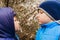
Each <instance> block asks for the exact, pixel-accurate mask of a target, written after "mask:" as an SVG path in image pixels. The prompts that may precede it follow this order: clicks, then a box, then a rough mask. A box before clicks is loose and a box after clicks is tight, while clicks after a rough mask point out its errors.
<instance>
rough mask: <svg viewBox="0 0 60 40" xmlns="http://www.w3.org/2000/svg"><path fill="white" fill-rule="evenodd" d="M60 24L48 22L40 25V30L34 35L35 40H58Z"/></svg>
mask: <svg viewBox="0 0 60 40" xmlns="http://www.w3.org/2000/svg"><path fill="white" fill-rule="evenodd" d="M59 36H60V24H58V23H57V22H50V23H47V24H43V25H41V28H39V30H38V31H37V33H36V38H35V40H59Z"/></svg>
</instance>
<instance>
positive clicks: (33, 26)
mask: <svg viewBox="0 0 60 40" xmlns="http://www.w3.org/2000/svg"><path fill="white" fill-rule="evenodd" d="M44 1H57V2H60V0H0V7H11V8H13V10H14V11H15V13H16V14H17V18H18V20H19V22H20V31H16V33H17V35H18V37H19V38H20V40H34V39H35V34H36V32H37V30H38V28H39V26H40V25H39V24H38V22H37V20H36V19H35V18H34V16H35V15H36V14H37V8H38V6H39V5H40V4H41V3H42V2H44Z"/></svg>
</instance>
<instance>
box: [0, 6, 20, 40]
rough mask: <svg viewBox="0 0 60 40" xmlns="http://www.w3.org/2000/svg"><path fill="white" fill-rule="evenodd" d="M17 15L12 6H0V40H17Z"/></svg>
mask: <svg viewBox="0 0 60 40" xmlns="http://www.w3.org/2000/svg"><path fill="white" fill-rule="evenodd" d="M15 15H16V14H15V13H14V11H13V10H12V9H11V8H10V7H5V8H0V40H16V38H15V29H16V28H17V29H18V27H19V25H16V24H18V22H15V20H16V19H15V18H16V17H15ZM14 25H16V26H14ZM17 29H16V30H17Z"/></svg>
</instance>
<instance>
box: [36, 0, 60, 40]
mask: <svg viewBox="0 0 60 40" xmlns="http://www.w3.org/2000/svg"><path fill="white" fill-rule="evenodd" d="M39 7H40V9H38V12H39V13H38V15H37V16H36V18H37V19H38V22H39V24H41V27H40V28H39V29H38V31H37V33H36V38H35V40H59V37H60V23H59V21H58V20H60V3H57V2H54V1H46V2H43V3H42V4H41V5H40V6H39Z"/></svg>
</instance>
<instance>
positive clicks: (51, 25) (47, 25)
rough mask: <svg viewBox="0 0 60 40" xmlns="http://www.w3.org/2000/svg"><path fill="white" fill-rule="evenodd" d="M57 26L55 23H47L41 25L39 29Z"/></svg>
mask: <svg viewBox="0 0 60 40" xmlns="http://www.w3.org/2000/svg"><path fill="white" fill-rule="evenodd" d="M57 25H58V23H57V22H49V23H46V24H42V25H41V27H42V28H51V27H55V26H57Z"/></svg>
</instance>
